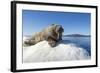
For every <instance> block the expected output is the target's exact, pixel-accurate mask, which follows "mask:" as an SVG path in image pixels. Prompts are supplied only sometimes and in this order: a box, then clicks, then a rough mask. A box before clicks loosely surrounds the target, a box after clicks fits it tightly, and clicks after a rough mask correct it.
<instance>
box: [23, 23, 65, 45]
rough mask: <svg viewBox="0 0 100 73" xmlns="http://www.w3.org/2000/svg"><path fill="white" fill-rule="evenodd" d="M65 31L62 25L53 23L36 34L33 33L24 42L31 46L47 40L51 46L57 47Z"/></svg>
mask: <svg viewBox="0 0 100 73" xmlns="http://www.w3.org/2000/svg"><path fill="white" fill-rule="evenodd" d="M63 32H64V29H63V27H62V26H61V25H56V24H52V25H50V26H48V27H47V28H45V29H43V30H42V31H40V32H38V33H36V34H35V35H32V37H31V38H29V39H27V40H26V41H24V44H26V45H28V46H30V45H35V44H37V43H38V42H41V41H44V40H46V41H48V44H49V45H50V46H51V47H55V46H56V44H57V42H59V41H60V40H62V33H63Z"/></svg>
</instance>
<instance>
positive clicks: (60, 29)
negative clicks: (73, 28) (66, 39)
mask: <svg viewBox="0 0 100 73" xmlns="http://www.w3.org/2000/svg"><path fill="white" fill-rule="evenodd" d="M53 26H55V29H54V30H55V33H56V34H57V40H58V41H60V40H62V33H63V32H64V29H63V27H62V26H61V25H55V24H53Z"/></svg>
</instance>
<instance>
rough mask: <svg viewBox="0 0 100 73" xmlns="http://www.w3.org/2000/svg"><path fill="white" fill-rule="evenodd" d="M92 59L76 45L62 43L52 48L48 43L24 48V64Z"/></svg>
mask: <svg viewBox="0 0 100 73" xmlns="http://www.w3.org/2000/svg"><path fill="white" fill-rule="evenodd" d="M86 59H90V56H89V54H88V52H87V51H86V50H85V49H83V48H81V47H77V46H76V45H75V44H73V43H70V44H65V43H60V44H58V45H57V46H56V47H50V46H49V44H48V42H47V41H42V42H39V43H37V44H36V45H32V46H28V47H23V62H24V63H30V62H48V61H68V60H86Z"/></svg>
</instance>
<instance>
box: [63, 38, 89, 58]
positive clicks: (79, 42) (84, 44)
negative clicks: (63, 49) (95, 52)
mask: <svg viewBox="0 0 100 73" xmlns="http://www.w3.org/2000/svg"><path fill="white" fill-rule="evenodd" d="M62 39H63V42H65V44H68V43H73V44H75V45H76V46H78V47H81V48H83V49H85V50H86V51H87V52H88V53H89V55H90V56H91V37H63V38H62Z"/></svg>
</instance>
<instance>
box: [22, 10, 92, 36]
mask: <svg viewBox="0 0 100 73" xmlns="http://www.w3.org/2000/svg"><path fill="white" fill-rule="evenodd" d="M22 24H23V35H32V34H35V33H36V32H39V31H41V30H42V29H44V28H46V27H48V26H49V25H51V24H57V25H62V27H63V28H64V33H63V34H64V35H67V34H85V35H90V25H91V14H90V13H82V12H81V13H79V12H78V13H77V12H55V11H36V10H23V11H22Z"/></svg>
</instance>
